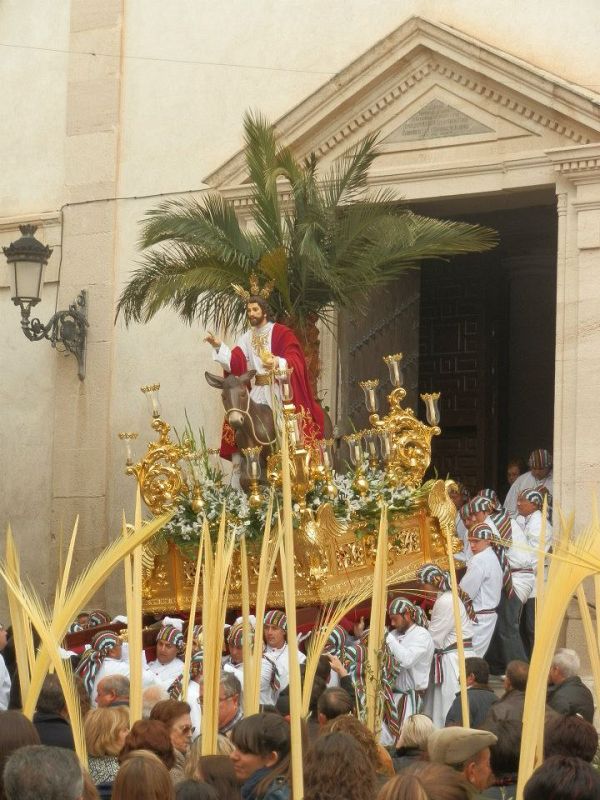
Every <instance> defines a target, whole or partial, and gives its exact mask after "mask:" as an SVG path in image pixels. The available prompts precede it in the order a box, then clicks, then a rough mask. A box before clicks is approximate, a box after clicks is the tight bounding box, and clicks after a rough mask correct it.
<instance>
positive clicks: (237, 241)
mask: <svg viewBox="0 0 600 800" xmlns="http://www.w3.org/2000/svg"><path fill="white" fill-rule="evenodd" d="M244 140H245V156H246V162H247V166H248V172H249V178H250V181H251V182H252V187H253V196H252V197H253V202H254V205H253V208H252V211H253V223H254V224H253V225H252V226H251V227H250V229H248V230H247V229H245V228H243V227H242V226H241V225H240V223H239V221H238V219H237V216H236V213H235V209H234V208H233V205H232V204H231V203H229V202H228V201H226V200H225V199H223V198H222V197H220V196H218V195H216V194H213V193H206V194H204V195H203V196H202V197H200V198H199V199H195V198H194V199H177V200H169V201H166V202H164V203H162V204H160V205H159V206H157V207H156V208H155V209H151V210H150V211H148V212H147V214H146V216H145V218H144V220H143V222H142V226H143V227H142V235H141V240H140V245H141V248H142V249H144V250H145V251H146V252H145V254H144V258H143V260H142V262H141V263H140V264H139V265H138V267H137V268H136V269H135V270H134V271H133V273H132V275H131V278H130V280H129V281H128V283H127V285H126V286H125V288H124V289H123V292H122V293H121V296H120V298H119V301H118V304H117V317H118V315H119V314H120V313H122V314H123V317H124V320H125V324H126V325H128V324H130V323H131V322H147V321H149V320H150V319H152V317H154V316H155V314H157V313H158V311H160V310H161V309H163V308H167V307H169V308H171V309H173V310H174V311H175V312H176V313H177V314H178V315H179V316H180V317H181V319H182V320H183V321H185V322H186V323H188V324H191V323H194V322H197V323H200V324H203V325H204V326H214V327H215V328H217V329H220V330H224V329H228V330H229V331H231V332H234V331H235V332H237V331H238V330H239V329H240V328H241V327H242V325H243V324H244V322H245V309H244V304H243V303H242V302H241V301H240V299H239V298H238V297H237V295H235V294H234V293H233V290H232V284H241V285H244V286H247V285H248V282H249V276H250V273H251V272H252V271H254V270H258V271H260V272H262V273H263V274H265V275H267V276H268V277H269V278H271V279H273V280H274V281H275V290H274V292H273V293H272V295H271V299H270V302H271V306H272V309H273V311H274V314H275V317H276V318H277V319H283V318H292V319H293V320H295V324H296V325H297V326H299V327H302V326H303V325H304V324H305V322H306V320H307V318H309V317H311V318H312V317H314V316H316V317H317V318H318V319H321V320H322V321H323V322H324V323H325V324H328V322H330V320H331V314H330V309H331V307H332V305H335V306H337V307H338V308H342V309H343V308H353V307H356V305H357V304H359V305H364V303H365V301H366V300H367V298H368V296H369V293H370V292H371V291H372V290H373V289H375V288H378V287H381V286H384V285H385V284H388V283H390V282H392V281H395V280H396V279H397V278H398V277H399V275H400V274H401V273H402V272H403V271H404V270H406V269H411V268H414V267H416V266H418V265H419V263H420V262H421V261H422V260H423V259H431V258H433V259H440V260H442V259H447V258H449V257H451V256H453V255H458V254H462V253H472V252H482V251H485V250H489V249H490V248H492V247H494V246H495V245H496V243H497V235H496V233H495V232H494V231H492V230H491V229H489V228H484V227H479V226H477V225H470V224H466V223H463V222H454V221H448V220H438V219H433V218H429V217H424V216H420V215H418V214H413V213H412V212H410V211H409V210H407V209H406V208H405V207H404V206H403V205H402V204H401V202H400V200H399V198H398V197H397V195H396V193H395V192H393V191H390V190H378V191H374V190H373V189H371V188H370V187H369V186H368V174H369V170H370V168H371V167H372V165H373V162H374V160H375V159H376V158H377V156H378V155H379V150H378V147H377V136H376V135H369V136H367V137H365V138H364V139H363V140H362V141H360V142H359V143H358V144H356V145H355V146H354V147H352V148H350V149H349V150H347V151H346V152H345V153H344V154H343V155H342V156H340V157H339V158H338V159H336V160H335V162H334V163H333V165H332V166H331V167H330V168H329V169H328V171H327V172H326V173H325V174H324V175H319V172H318V159H317V157H316V155H315V154H311V155H309V156H308V157H307V158H306V159H305V160H304V161H302V162H300V161H299V160H298V159H297V158H296V157H295V155H294V153H293V152H292V151H291V149H290V148H289V147H287V146H286V145H285V144H284V143H281V142H280V141H279V139H278V136H277V134H276V131H275V129H274V127H273V126H272V125H271V124H270V123H269V122H268V121H267V120H266V119H265V118H264V117H263V116H261V115H260V114H259V113H257V112H254V113H248V114H246V115H245V117H244ZM282 179H285V181H286V182H287V184H288V185H289V189H290V193H291V200H290V202H287V201H286V203H285V205H284V204H282V203H281V193H282V186H283V185H284V183H283V181H282Z"/></svg>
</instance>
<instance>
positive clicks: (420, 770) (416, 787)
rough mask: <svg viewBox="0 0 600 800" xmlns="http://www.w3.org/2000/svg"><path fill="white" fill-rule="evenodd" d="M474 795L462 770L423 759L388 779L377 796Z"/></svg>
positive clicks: (466, 798)
mask: <svg viewBox="0 0 600 800" xmlns="http://www.w3.org/2000/svg"><path fill="white" fill-rule="evenodd" d="M473 795H474V789H473V787H472V786H471V785H470V784H469V783H468V781H467V780H466V778H464V777H463V776H462V775H461V774H460V772H457V771H456V770H455V769H452V767H447V766H446V765H445V764H431V763H428V762H426V761H421V762H418V763H415V764H413V765H412V766H410V767H407V768H406V769H403V770H402V772H401V773H400V774H399V775H396V777H394V778H392V779H391V780H389V781H388V782H387V783H386V784H385V786H384V787H382V788H381V789H380V790H379V794H378V795H377V800H470V798H472V797H473Z"/></svg>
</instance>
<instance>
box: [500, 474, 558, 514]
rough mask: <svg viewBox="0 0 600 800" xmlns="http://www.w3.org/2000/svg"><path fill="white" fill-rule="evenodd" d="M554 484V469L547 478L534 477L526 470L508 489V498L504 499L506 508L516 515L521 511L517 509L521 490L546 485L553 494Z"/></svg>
mask: <svg viewBox="0 0 600 800" xmlns="http://www.w3.org/2000/svg"><path fill="white" fill-rule="evenodd" d="M552 485H553V484H552V470H551V471H550V474H549V475H548V476H547V477H546V478H541V479H540V480H538V478H536V477H534V476H533V475H532V473H531V472H524V473H523V474H522V475H519V477H518V478H517V480H516V481H515V482H514V483H513V485H512V486H511V487H510V489H509V490H508V494H507V495H506V500H505V501H504V508H505V509H506V510H507V511H508V513H509V514H510V515H511V517H516V516H517V514H518V513H519V512H518V510H517V500H518V498H519V495H520V494H521V492H524V491H525V490H526V489H536V488H537V487H538V486H544V487H545V488H546V489H547V490H548V491H549V492H550V494H552Z"/></svg>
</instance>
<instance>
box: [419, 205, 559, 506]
mask: <svg viewBox="0 0 600 800" xmlns="http://www.w3.org/2000/svg"><path fill="white" fill-rule="evenodd" d="M457 216H458V215H457ZM459 218H460V219H463V220H465V221H469V222H477V223H480V224H484V225H489V226H491V227H493V228H495V229H496V230H497V231H498V232H499V235H500V244H499V246H498V248H496V249H495V250H494V251H492V252H491V253H486V254H482V255H478V256H468V257H463V258H457V259H453V260H452V262H451V263H450V264H441V265H440V264H425V265H424V266H423V268H422V270H421V299H420V324H419V331H420V335H419V342H420V346H419V391H420V392H425V391H441V393H442V398H441V402H440V405H441V409H442V420H441V427H442V435H441V436H440V437H438V438H437V439H435V440H434V443H433V450H432V468H435V469H436V470H437V473H438V474H439V475H440V476H445V475H447V474H450V475H452V476H453V477H456V478H458V479H459V480H461V481H463V483H465V484H466V485H467V486H468V488H469V489H471V490H472V491H476V490H479V489H480V488H482V487H484V486H490V487H494V488H497V489H499V490H500V491H504V490H505V480H506V478H505V475H506V464H507V462H508V460H510V459H512V458H516V457H521V458H526V457H527V455H528V453H529V452H530V451H531V450H532V449H534V448H536V447H546V448H548V449H549V450H551V449H552V435H553V425H554V361H555V355H554V354H555V317H556V233H557V217H556V208H555V205H554V203H553V204H552V205H536V206H530V207H524V208H520V209H510V210H502V209H499V210H497V211H490V212H487V213H478V214H472V213H470V214H460V217H459Z"/></svg>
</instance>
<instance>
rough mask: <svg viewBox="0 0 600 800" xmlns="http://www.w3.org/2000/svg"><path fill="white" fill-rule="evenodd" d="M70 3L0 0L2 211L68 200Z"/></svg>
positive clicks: (19, 211) (22, 210)
mask: <svg viewBox="0 0 600 800" xmlns="http://www.w3.org/2000/svg"><path fill="white" fill-rule="evenodd" d="M69 12H70V7H69V3H68V2H64V0H63V2H51V3H50V2H48V0H3V2H2V3H0V86H2V114H0V157H1V163H2V180H1V181H0V214H1V215H2V217H5V216H10V215H11V214H12V215H18V214H28V213H31V212H32V211H50V210H53V209H56V208H59V207H60V205H61V204H62V202H63V197H64V189H63V186H64V168H65V167H64V134H65V114H66V98H67V81H66V74H67V66H68V58H69V57H68V53H67V51H68V37H69Z"/></svg>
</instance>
